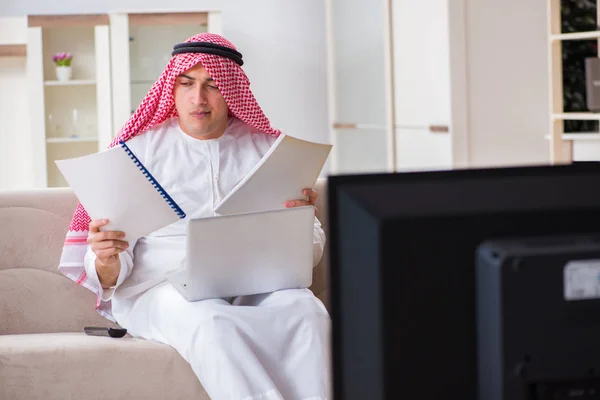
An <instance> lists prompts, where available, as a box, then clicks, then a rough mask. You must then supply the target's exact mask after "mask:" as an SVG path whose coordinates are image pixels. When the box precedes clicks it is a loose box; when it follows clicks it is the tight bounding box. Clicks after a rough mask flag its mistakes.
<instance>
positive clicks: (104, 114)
mask: <svg viewBox="0 0 600 400" xmlns="http://www.w3.org/2000/svg"><path fill="white" fill-rule="evenodd" d="M27 31H28V32H27V79H28V92H29V106H30V115H31V120H30V121H31V126H30V129H31V138H32V151H33V180H34V182H33V186H35V187H47V186H49V187H53V186H66V185H67V183H66V181H65V180H64V178H63V177H62V175H61V174H60V172H59V171H58V168H57V167H56V164H55V163H54V161H55V160H59V159H63V158H71V157H77V156H82V155H85V154H89V153H93V152H96V151H99V150H100V149H103V148H106V147H107V146H108V143H110V140H111V138H112V123H111V121H112V116H111V105H110V104H111V91H110V87H111V81H110V62H109V60H110V52H109V48H110V46H109V43H110V42H109V26H108V16H106V15H85V16H78V15H69V16H29V17H28V28H27ZM60 52H68V53H71V54H73V61H72V64H71V69H72V77H71V79H70V80H67V81H59V80H57V74H56V66H55V64H54V62H53V61H52V56H53V55H54V54H56V53H60Z"/></svg>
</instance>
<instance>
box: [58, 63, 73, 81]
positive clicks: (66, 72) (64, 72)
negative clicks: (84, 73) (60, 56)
mask: <svg viewBox="0 0 600 400" xmlns="http://www.w3.org/2000/svg"><path fill="white" fill-rule="evenodd" d="M56 79H58V80H59V81H61V82H65V81H68V80H69V79H71V67H70V66H69V67H67V66H65V65H60V66H57V67H56Z"/></svg>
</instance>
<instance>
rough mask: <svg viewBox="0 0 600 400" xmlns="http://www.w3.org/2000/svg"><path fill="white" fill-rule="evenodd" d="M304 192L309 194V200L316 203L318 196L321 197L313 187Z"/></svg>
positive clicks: (306, 194)
mask: <svg viewBox="0 0 600 400" xmlns="http://www.w3.org/2000/svg"><path fill="white" fill-rule="evenodd" d="M302 193H303V194H304V195H305V196H308V201H309V202H311V203H314V202H315V201H317V197H319V194H318V193H317V192H316V191H314V190H312V189H304V190H303V191H302Z"/></svg>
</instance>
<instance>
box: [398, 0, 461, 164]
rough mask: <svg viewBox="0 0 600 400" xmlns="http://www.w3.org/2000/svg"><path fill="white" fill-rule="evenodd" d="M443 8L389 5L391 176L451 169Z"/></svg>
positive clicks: (437, 3)
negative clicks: (392, 121) (393, 171)
mask: <svg viewBox="0 0 600 400" xmlns="http://www.w3.org/2000/svg"><path fill="white" fill-rule="evenodd" d="M447 2H448V0H430V1H426V2H423V1H421V2H415V1H413V0H393V1H392V8H391V11H392V21H393V23H392V32H393V35H392V43H393V68H394V88H393V89H394V119H395V125H396V130H395V136H394V138H395V146H396V160H395V161H396V163H395V164H396V170H397V171H402V170H413V169H432V168H436V169H439V168H450V167H451V166H452V154H451V153H452V148H451V140H450V135H451V134H450V132H449V127H450V125H451V124H450V122H451V121H450V114H451V112H450V53H449V35H448V32H449V25H448V4H447Z"/></svg>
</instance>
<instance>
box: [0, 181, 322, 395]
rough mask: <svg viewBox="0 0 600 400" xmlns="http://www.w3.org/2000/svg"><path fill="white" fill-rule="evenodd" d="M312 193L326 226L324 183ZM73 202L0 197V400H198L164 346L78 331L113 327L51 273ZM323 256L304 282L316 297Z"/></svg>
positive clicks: (56, 194) (66, 197) (51, 194)
mask: <svg viewBox="0 0 600 400" xmlns="http://www.w3.org/2000/svg"><path fill="white" fill-rule="evenodd" d="M317 190H318V191H319V193H320V198H319V202H318V204H317V207H318V209H319V218H320V219H321V221H322V222H323V225H324V227H325V228H326V224H325V221H326V220H327V216H326V211H327V210H326V208H325V204H326V198H325V197H326V188H325V180H319V182H318V184H317ZM76 204H77V199H76V198H75V196H74V195H73V193H72V191H71V190H70V189H64V188H61V189H40V190H30V191H17V192H4V193H0V399H2V400H12V399H45V400H48V399H63V400H64V399H111V400H112V399H161V400H166V399H169V400H173V399H186V400H189V399H208V398H209V397H208V395H207V394H206V393H205V391H204V389H203V388H202V386H201V385H200V383H199V382H198V380H197V378H196V376H195V375H194V373H193V372H192V370H191V368H190V367H189V365H188V364H187V363H186V362H185V361H184V360H183V358H181V357H180V356H179V354H178V353H177V352H176V351H175V350H174V349H173V348H171V347H169V346H166V345H163V344H159V343H155V342H150V341H146V340H142V339H134V338H131V337H129V335H128V336H126V337H125V338H122V339H113V338H104V337H92V336H87V335H85V334H84V333H83V327H84V326H114V325H113V324H112V323H110V321H108V320H106V319H104V318H102V317H101V316H99V315H98V314H97V313H96V311H95V310H94V305H95V296H94V295H93V294H92V293H91V292H90V291H88V290H87V289H84V288H82V287H80V286H78V285H77V284H75V283H73V282H72V281H70V280H69V279H67V278H65V277H64V276H63V275H61V274H60V273H59V272H58V270H57V265H58V260H59V258H60V253H61V249H62V243H63V240H64V237H65V233H66V231H67V228H68V225H69V222H70V219H71V216H72V215H73V210H74V208H75V206H76ZM327 259H328V256H327V251H326V254H324V256H323V259H322V261H321V263H320V264H319V265H318V266H317V267H316V268H315V270H314V279H313V285H312V287H311V289H312V290H313V292H314V293H315V294H316V295H317V296H319V298H321V299H322V300H323V301H325V298H324V296H325V294H326V293H325V277H326V269H327V267H326V261H327Z"/></svg>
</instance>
